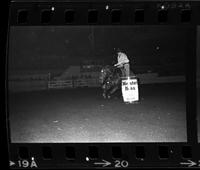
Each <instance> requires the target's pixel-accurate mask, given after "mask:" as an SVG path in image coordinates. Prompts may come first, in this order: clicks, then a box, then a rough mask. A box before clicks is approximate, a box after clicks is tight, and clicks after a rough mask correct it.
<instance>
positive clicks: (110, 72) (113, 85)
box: [99, 65, 122, 99]
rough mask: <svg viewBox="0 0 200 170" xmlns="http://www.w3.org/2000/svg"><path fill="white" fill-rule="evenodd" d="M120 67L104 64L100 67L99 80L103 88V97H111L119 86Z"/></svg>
mask: <svg viewBox="0 0 200 170" xmlns="http://www.w3.org/2000/svg"><path fill="white" fill-rule="evenodd" d="M121 77H122V71H121V69H119V68H117V67H114V66H110V65H106V66H104V67H103V68H102V69H101V72H100V76H99V81H100V83H101V87H102V89H103V97H104V98H108V99H109V98H111V95H112V94H113V93H114V92H116V91H117V90H118V89H120V88H121Z"/></svg>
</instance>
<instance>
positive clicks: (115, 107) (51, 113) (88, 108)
mask: <svg viewBox="0 0 200 170" xmlns="http://www.w3.org/2000/svg"><path fill="white" fill-rule="evenodd" d="M139 92H140V102H139V103H138V104H129V105H127V104H125V103H124V102H123V99H122V97H118V98H112V99H103V98H102V92H101V89H99V88H80V89H59V90H49V91H37V92H23V93H13V94H10V95H9V101H10V105H9V119H10V131H11V141H12V142H20V143H23V142H24V143H25V142H27V143H32V142H34V143H43V142H44V143H47V142H48V143H51V142H53V143H57V142H61V143H65V142H66V143H67V142H70V143H78V142H80V143H83V142H93V143H95V142H187V134H186V133H187V132H186V108H185V86H184V84H157V85H141V86H140V89H139ZM199 122H200V121H199ZM198 126H200V123H198ZM199 128H200V127H199ZM199 138H200V135H199Z"/></svg>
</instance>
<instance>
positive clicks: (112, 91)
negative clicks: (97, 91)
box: [110, 86, 118, 94]
mask: <svg viewBox="0 0 200 170" xmlns="http://www.w3.org/2000/svg"><path fill="white" fill-rule="evenodd" d="M117 89H118V87H117V86H116V87H114V88H113V89H112V90H111V91H110V94H113V93H114V92H115V91H116V90H117Z"/></svg>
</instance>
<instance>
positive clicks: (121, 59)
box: [117, 52, 129, 65]
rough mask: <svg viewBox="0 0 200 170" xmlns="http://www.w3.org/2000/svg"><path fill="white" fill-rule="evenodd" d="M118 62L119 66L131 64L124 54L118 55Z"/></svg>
mask: <svg viewBox="0 0 200 170" xmlns="http://www.w3.org/2000/svg"><path fill="white" fill-rule="evenodd" d="M117 60H118V63H117V65H120V64H122V65H123V64H126V63H129V59H128V57H127V55H126V54H125V53H122V52H119V53H118V57H117Z"/></svg>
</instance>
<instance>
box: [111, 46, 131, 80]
mask: <svg viewBox="0 0 200 170" xmlns="http://www.w3.org/2000/svg"><path fill="white" fill-rule="evenodd" d="M116 52H117V60H118V63H117V64H115V65H114V66H115V67H118V68H120V69H121V71H122V75H123V76H125V77H128V76H129V75H130V64H129V59H128V57H127V55H126V54H125V53H124V52H122V50H121V49H119V48H117V49H116Z"/></svg>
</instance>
